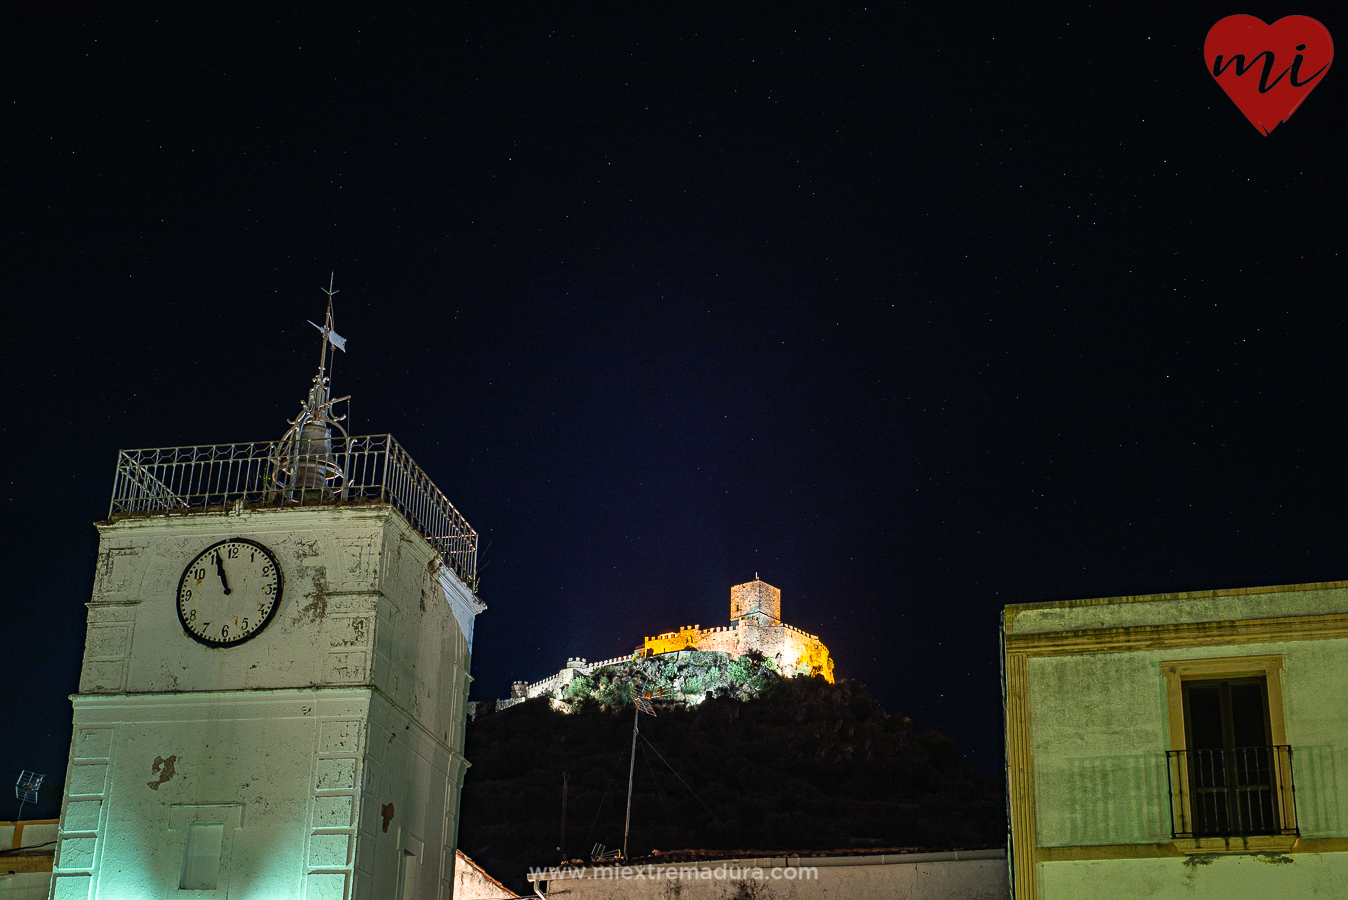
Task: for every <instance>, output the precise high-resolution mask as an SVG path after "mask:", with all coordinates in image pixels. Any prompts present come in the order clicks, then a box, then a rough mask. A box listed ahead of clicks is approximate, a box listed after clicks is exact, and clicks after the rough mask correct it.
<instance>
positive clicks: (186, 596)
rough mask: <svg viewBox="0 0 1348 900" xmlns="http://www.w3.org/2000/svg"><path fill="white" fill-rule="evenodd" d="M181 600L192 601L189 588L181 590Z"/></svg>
mask: <svg viewBox="0 0 1348 900" xmlns="http://www.w3.org/2000/svg"><path fill="white" fill-rule="evenodd" d="M183 599H184V600H191V599H192V589H191V588H183Z"/></svg>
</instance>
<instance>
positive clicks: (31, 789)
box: [14, 769, 47, 822]
mask: <svg viewBox="0 0 1348 900" xmlns="http://www.w3.org/2000/svg"><path fill="white" fill-rule="evenodd" d="M46 778H47V776H46V775H39V774H38V773H36V772H30V771H28V770H27V769H24V770H23V771H21V772H19V780H18V781H16V782H14V799H16V800H18V801H19V814H18V816H16V817H15V819H14V821H15V822H17V821H19V820H20V819H22V818H23V805H24V804H25V803H36V802H37V789H38V788H40V787H42V782H43V781H45V780H46Z"/></svg>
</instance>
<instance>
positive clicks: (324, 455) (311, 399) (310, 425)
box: [275, 273, 351, 503]
mask: <svg viewBox="0 0 1348 900" xmlns="http://www.w3.org/2000/svg"><path fill="white" fill-rule="evenodd" d="M335 277H336V273H333V275H332V276H330V278H329V280H328V286H327V287H326V288H324V289H323V293H325V294H327V295H328V311H327V316H326V318H324V320H323V324H322V325H317V324H315V323H314V322H312V321H309V324H310V325H313V326H314V327H315V328H317V329H318V330H319V332H320V333H321V334H322V335H323V343H322V344H321V345H320V347H319V350H318V374H317V375H315V376H314V382H313V385H312V386H311V387H310V388H309V396H308V398H307V399H306V400H305V401H304V404H303V405H302V406H301V408H300V411H299V414H298V415H296V416H295V418H293V419H289V420H287V421H288V422H289V424H290V429H289V430H288V431H287V432H286V434H285V437H284V438H282V439H281V452H280V454H279V455H278V459H277V465H276V470H275V480H276V484H277V486H278V487H279V488H281V489H282V491H283V495H284V497H285V499H287V500H291V501H294V502H299V503H303V502H305V501H306V500H307V501H311V502H312V501H318V502H322V501H323V500H325V499H326V500H333V499H344V498H345V496H346V466H345V465H344V462H345V459H343V463H339V462H338V461H337V457H338V454H336V453H334V452H333V446H332V444H333V440H332V432H333V429H334V428H335V429H336V430H337V431H339V432H341V436H340V438H338V441H339V443H340V445H341V447H340V451H341V456H343V458H344V457H345V456H346V454H347V444H348V435H347V431H346V428H345V427H343V426H342V425H341V422H342V421H343V420H345V419H346V418H347V415H341V416H339V415H336V413H335V411H334V410H333V406H334V405H336V404H338V403H341V402H343V401H347V400H350V399H351V397H350V395H349V394H348V395H347V396H345V397H338V398H336V399H333V398H332V368H333V362H334V360H335V358H336V352H335V351H334V352H333V353H331V354H329V351H328V348H329V347H333V348H335V350H341V351H342V352H346V338H344V337H342V336H341V335H340V334H338V333H337V332H336V331H335V330H334V329H333V318H332V298H333V296H334V295H335V294H337V293H338V291H335V290H333V288H332V286H333V283H334V281H335ZM306 321H308V320H306Z"/></svg>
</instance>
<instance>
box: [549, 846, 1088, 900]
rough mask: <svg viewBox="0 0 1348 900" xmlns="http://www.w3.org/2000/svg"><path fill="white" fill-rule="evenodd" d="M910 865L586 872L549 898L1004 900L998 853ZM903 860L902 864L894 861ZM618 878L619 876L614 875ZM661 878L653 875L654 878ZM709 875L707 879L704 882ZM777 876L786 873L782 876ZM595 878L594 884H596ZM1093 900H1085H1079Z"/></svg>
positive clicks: (809, 863)
mask: <svg viewBox="0 0 1348 900" xmlns="http://www.w3.org/2000/svg"><path fill="white" fill-rule="evenodd" d="M912 856H913V857H914V858H912V859H909V860H905V861H898V862H889V861H887V860H894V859H896V858H895V857H888V858H886V857H869V858H866V857H862V858H857V857H852V858H839V857H834V858H824V859H818V858H813V859H812V858H805V859H800V860H792V859H784V858H777V859H746V860H724V861H708V862H705V863H698V864H696V865H692V864H680V865H674V866H665V867H656V871H655V872H652V871H651V869H647V870H646V874H647V876H648V877H644V878H642V877H634V874H635V873H634V871H633V870H632V869H631V868H629V869H628V873H629V877H628V878H621V877H603V876H604V874H605V873H604V872H603V871H602V870H600V871H599V872H596V870H594V869H589V870H586V874H587V876H588V877H585V878H581V879H568V878H554V879H552V880H550V881H548V882H547V890H546V892H545V893H546V896H548V897H556V898H559V900H560V898H565V900H607V898H610V897H613V898H618V897H622V898H651V900H657V898H658V900H668V898H671V897H677V898H679V900H700V898H706V900H726V898H738V897H748V898H753V900H815V898H818V900H853V898H856V900H863V898H864V900H870V898H879V897H895V898H903V900H1006V898H1008V897H1009V896H1010V888H1009V886H1008V883H1007V876H1006V859H1005V857H1004V855H1003V854H1002V851H973V852H965V853H954V852H951V853H929V854H912ZM899 859H901V858H899ZM788 864H790V865H797V864H798V865H799V866H805V867H813V868H814V869H815V871H816V872H817V873H818V877H817V878H797V879H794V880H788V879H787V878H785V877H779V878H776V879H774V878H773V877H772V870H773V868H774V867H785V866H786V865H788ZM756 867H757V868H758V869H760V871H761V874H762V876H763V877H762V878H761V879H758V880H755V879H753V878H741V879H738V880H735V879H731V878H729V877H721V878H717V877H715V873H716V870H717V869H722V868H723V875H724V876H728V875H731V874H733V873H734V872H736V870H741V871H742V870H745V869H748V870H750V871H752V870H753V869H754V868H756ZM614 871H616V872H617V873H618V874H621V872H622V870H621V869H617V870H614ZM657 873H658V874H657ZM706 874H710V876H711V877H706ZM779 875H785V872H784V871H782V870H781V869H779ZM596 876H598V877H596ZM1080 896H1082V897H1087V896H1091V895H1089V894H1083V895H1080Z"/></svg>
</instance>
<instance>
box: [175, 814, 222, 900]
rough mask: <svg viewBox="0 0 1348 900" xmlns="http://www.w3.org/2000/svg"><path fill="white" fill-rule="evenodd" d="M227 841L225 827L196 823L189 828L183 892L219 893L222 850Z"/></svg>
mask: <svg viewBox="0 0 1348 900" xmlns="http://www.w3.org/2000/svg"><path fill="white" fill-rule="evenodd" d="M224 839H225V826H224V823H216V822H193V823H192V824H190V825H188V826H187V848H186V850H185V852H184V853H183V873H182V878H180V879H179V881H178V888H179V890H184V891H213V890H215V884H216V881H217V880H218V879H219V877H220V850H221V848H222V846H223V845H224Z"/></svg>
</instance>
